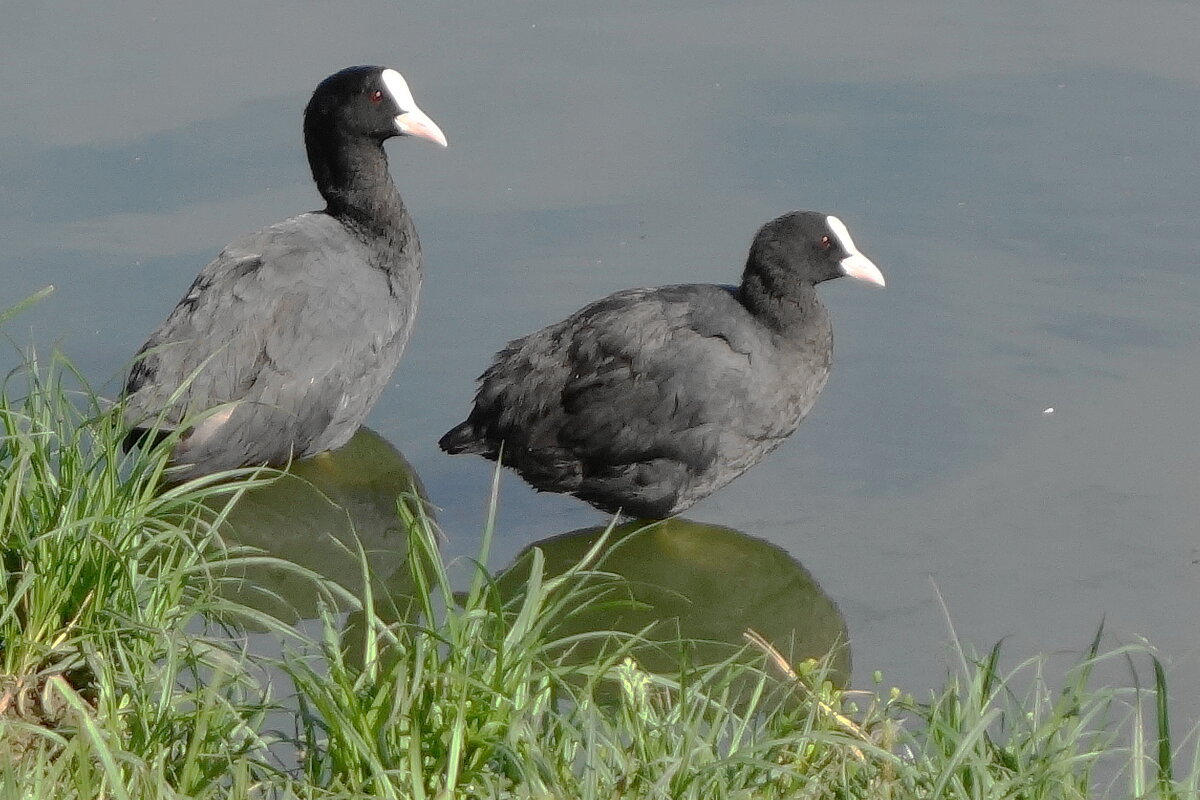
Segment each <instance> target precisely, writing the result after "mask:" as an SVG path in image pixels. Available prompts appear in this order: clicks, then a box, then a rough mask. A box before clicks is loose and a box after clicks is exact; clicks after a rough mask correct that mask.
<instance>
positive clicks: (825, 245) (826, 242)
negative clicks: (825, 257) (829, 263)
mask: <svg viewBox="0 0 1200 800" xmlns="http://www.w3.org/2000/svg"><path fill="white" fill-rule="evenodd" d="M832 244H833V239H830V238H829V236H828V234H827V235H825V236H822V237H821V249H822V250H828V249H829V248H830V246H831V245H832Z"/></svg>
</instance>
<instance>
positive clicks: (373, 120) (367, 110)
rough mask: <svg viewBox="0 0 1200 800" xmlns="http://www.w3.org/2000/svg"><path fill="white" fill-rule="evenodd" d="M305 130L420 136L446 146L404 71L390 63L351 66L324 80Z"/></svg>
mask: <svg viewBox="0 0 1200 800" xmlns="http://www.w3.org/2000/svg"><path fill="white" fill-rule="evenodd" d="M304 133H305V137H306V138H307V139H310V140H311V139H312V138H313V137H314V136H329V135H331V134H334V135H341V136H352V137H353V136H360V137H364V138H368V139H373V140H375V141H379V142H382V141H383V140H384V139H388V138H390V137H392V136H416V137H418V138H421V139H428V140H429V141H431V142H437V143H438V144H440V145H441V146H442V147H445V146H446V137H445V135H444V134H443V133H442V130H441V128H439V127H438V126H437V125H436V124H435V123H434V121H433V120H431V119H430V118H429V117H428V116H426V115H425V112H423V111H422V110H421V109H420V108H418V107H417V104H416V102H415V101H414V100H413V96H412V92H411V91H409V88H408V82H407V81H405V80H404V76H403V75H401V74H400V73H399V72H397V71H396V70H394V69H389V68H387V67H349V68H347V69H344V70H342V71H341V72H337V73H334V74H333V75H330V76H329V77H328V78H326V79H325V80H323V81H321V83H320V85H319V86H317V88H316V91H314V92H313V96H312V99H311V100H309V101H308V107H307V108H306V109H305V110H304Z"/></svg>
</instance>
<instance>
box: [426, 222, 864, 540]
mask: <svg viewBox="0 0 1200 800" xmlns="http://www.w3.org/2000/svg"><path fill="white" fill-rule="evenodd" d="M841 275H848V276H850V277H852V278H857V279H858V280H862V281H866V282H868V283H873V284H877V285H879V286H883V285H884V279H883V275H882V273H880V271H879V269H878V267H876V266H875V265H874V264H873V263H871V261H870V260H869V259H868V258H867V257H866V256H864V255H863V254H862V253H861V252H860V251H859V250H858V248H857V247H856V246H855V244H854V241H853V240H852V239H851V238H850V232H849V231H848V230H847V229H846V226H845V225H844V224H843V223H842V221H841V220H839V219H838V218H837V217H834V216H830V215H827V214H819V213H815V212H811V211H795V212H792V213H789V214H785V215H783V216H781V217H779V218H778V219H775V220H772V221H771V222H768V223H767V224H766V225H764V226H763V227H762V228H761V229H759V231H758V234H757V235H756V236H755V237H754V242H753V243H752V245H751V247H750V255H749V257H748V258H747V260H746V266H745V271H744V272H743V273H742V283H741V285H740V286H737V287H733V286H714V285H709V284H687V285H681V286H664V287H661V288H657V289H630V290H628V291H624V292H618V293H616V294H613V295H610V296H609V297H606V298H604V299H603V300H598V301H597V302H595V303H592V304H591V305H589V306H586V307H585V308H583V309H581V310H580V311H577V312H576V313H575V314H573V315H571V316H570V317H568V318H567V319H565V320H563V321H562V322H558V323H556V324H554V325H551V326H549V327H547V328H543V329H542V330H540V331H537V332H536V333H532V334H530V335H528V336H526V337H524V338H521V339H517V340H515V341H513V342H511V343H510V344H509V345H508V346H507V347H506V348H504V349H503V350H501V351H500V352H499V353H497V354H496V356H495V359H494V361H493V362H492V365H491V366H490V367H488V369H487V371H486V372H484V373H483V375H482V376H481V377H480V379H479V390H478V392H477V393H476V395H475V405H474V408H473V409H472V410H471V413H470V416H468V417H467V419H466V421H465V422H463V423H461V424H460V425H458V426H457V427H455V428H454V429H452V430H451V431H449V432H448V433H447V434H446V435H445V436H443V437H442V439H441V441H439V442H438V444H439V445H440V446H441V448H442V449H443V450H445V451H446V452H448V453H476V454H478V455H482V456H484V457H485V458H490V459H493V460H496V459H500V460H501V461H502V462H503V463H504V465H505V466H508V467H512V468H513V469H515V470H516V471H517V472H518V473H519V474H520V475H521V477H522V478H524V479H525V480H526V481H527V482H528V483H529V484H531V485H532V486H533V487H534V488H536V489H538V490H539V491H549V492H565V493H569V494H573V495H575V496H577V497H579V498H581V499H583V500H586V501H587V502H589V503H591V504H592V505H594V506H596V507H597V508H600V509H603V510H605V511H609V512H618V511H620V512H623V513H625V514H628V515H633V516H638V517H663V516H667V515H671V514H676V513H678V512H680V511H682V510H684V509H686V508H688V507H689V506H691V505H692V504H693V503H695V502H696V501H697V500H700V499H701V498H703V497H706V496H708V495H709V494H711V493H712V492H714V491H716V490H717V489H719V488H720V487H722V486H724V485H725V484H727V483H729V482H730V481H731V480H733V479H734V478H736V477H737V476H738V475H741V474H742V473H743V472H745V471H746V470H747V469H748V468H749V467H751V466H753V465H754V464H755V463H757V462H758V461H759V460H760V459H761V458H762V457H763V456H765V455H766V454H767V453H769V452H771V451H772V450H774V449H775V448H776V447H778V446H779V444H780V443H781V442H783V440H784V439H785V438H786V437H787V436H788V435H789V434H791V433H792V431H794V430H796V426H797V425H799V424H800V421H801V420H802V419H804V416H805V415H806V414H808V412H809V410H810V409H811V408H812V406H813V403H814V402H815V401H816V399H817V395H818V394H819V393H820V391H821V388H822V387H823V386H824V385H825V381H826V379H827V378H828V377H829V369H830V364H831V355H832V351H833V331H832V328H831V327H830V323H829V317H828V315H827V314H826V311H825V308H824V306H822V305H821V301H820V300H819V299H818V298H817V291H816V285H817V284H818V283H820V282H821V281H825V280H829V279H831V278H837V277H839V276H841Z"/></svg>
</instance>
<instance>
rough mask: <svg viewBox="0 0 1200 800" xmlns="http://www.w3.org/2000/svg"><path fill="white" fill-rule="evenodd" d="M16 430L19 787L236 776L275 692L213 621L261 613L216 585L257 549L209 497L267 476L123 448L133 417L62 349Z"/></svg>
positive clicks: (9, 497) (14, 678)
mask: <svg viewBox="0 0 1200 800" xmlns="http://www.w3.org/2000/svg"><path fill="white" fill-rule="evenodd" d="M0 429H2V431H0V432H2V434H3V438H2V439H0V531H2V532H3V536H2V539H0V554H2V559H3V579H2V580H0V725H2V726H3V733H4V737H3V741H2V742H0V763H7V768H5V769H2V770H0V772H3V774H4V776H5V781H6V782H7V781H10V780H11V779H13V778H14V777H15V776H20V775H22V774H24V773H25V772H26V771H27V770H32V771H33V772H34V773H37V772H39V770H40V769H42V768H44V769H46V770H48V771H49V772H50V773H51V774H54V775H61V776H63V778H64V779H65V780H67V781H68V782H69V783H72V784H78V786H77V787H75V788H74V789H72V788H71V787H70V786H67V785H62V784H60V783H59V782H57V781H49V782H44V781H40V782H38V783H36V786H38V787H42V786H45V787H47V788H46V792H47V794H46V795H45V796H55V797H60V796H61V797H70V796H75V795H78V796H87V797H90V796H101V795H105V794H111V795H112V796H114V797H118V796H123V795H128V796H139V795H138V790H137V789H136V788H135V787H137V786H141V785H145V786H147V787H154V792H155V794H154V795H153V796H159V795H158V794H157V793H158V792H159V791H160V790H161V787H162V786H167V787H172V789H173V790H175V791H177V792H179V794H180V795H181V796H192V795H197V796H198V795H199V794H202V793H203V792H204V791H205V789H206V787H212V786H215V785H218V784H220V783H224V782H225V781H227V780H228V776H229V775H231V774H234V773H235V772H236V771H237V770H240V769H243V767H242V766H240V765H241V764H242V762H243V759H244V757H246V756H247V755H250V754H254V753H258V754H261V753H265V751H266V746H267V743H266V742H265V740H264V739H263V738H262V736H261V735H260V733H259V731H258V729H259V721H260V720H261V713H262V711H263V710H264V709H265V708H266V705H267V703H268V698H267V697H266V695H265V693H264V691H263V686H262V685H260V683H259V681H258V679H257V678H256V677H255V674H254V671H253V670H252V669H250V668H249V666H250V662H249V661H248V660H247V659H246V658H245V656H244V654H243V653H242V652H241V648H240V646H239V645H238V644H237V642H236V641H235V640H233V639H230V638H228V637H224V636H220V637H217V636H208V635H204V634H202V633H198V632H197V629H198V627H199V625H198V621H200V620H204V619H211V620H227V621H236V620H237V619H239V618H243V617H244V616H245V615H247V614H252V613H253V612H250V611H249V610H247V609H243V608H240V607H237V606H234V605H233V604H230V603H228V602H227V601H224V600H222V599H221V598H220V595H219V594H218V592H217V586H218V583H219V581H220V580H221V577H220V576H221V572H222V570H223V568H224V567H226V566H227V565H228V564H229V563H230V562H232V561H236V560H237V559H239V558H243V557H249V556H248V554H240V553H237V552H234V551H230V550H228V549H226V548H225V547H224V546H223V545H222V543H221V542H220V540H219V538H218V537H217V536H216V533H215V531H216V525H217V524H219V517H220V515H219V514H217V515H214V514H212V513H211V512H206V511H204V506H203V505H202V504H201V502H200V501H202V500H203V499H205V498H206V497H212V496H214V495H220V494H227V495H229V496H230V497H231V498H233V497H235V496H236V493H237V492H238V491H241V490H243V489H244V488H245V487H246V486H247V485H249V484H250V483H252V482H253V481H254V480H255V478H253V477H252V476H242V478H243V480H242V481H241V483H240V484H237V483H235V484H232V485H222V484H219V483H217V482H216V481H206V482H201V483H196V484H191V485H188V486H183V487H175V488H167V489H164V487H163V484H162V478H163V471H164V469H165V466H166V455H167V454H166V445H165V444H164V445H163V446H162V447H159V448H156V449H153V450H151V451H149V452H147V453H137V454H134V455H130V456H124V455H123V454H122V452H121V449H120V442H121V439H122V437H123V435H124V431H123V429H122V427H121V425H120V420H119V417H118V415H116V414H114V413H112V412H111V410H110V409H109V408H106V407H105V403H104V402H103V401H102V400H101V399H100V398H99V397H98V396H97V395H96V394H95V393H93V392H92V391H90V390H89V389H88V387H87V385H86V382H85V381H83V379H82V378H81V377H80V376H79V375H78V373H77V372H75V371H74V369H73V368H72V367H71V365H70V364H69V362H67V361H66V360H65V359H63V358H62V357H61V356H59V355H58V354H54V355H53V356H51V358H50V360H49V362H48V363H47V364H45V365H43V364H41V363H39V362H38V360H37V359H36V358H35V357H34V356H32V355H31V356H30V357H29V359H28V360H27V362H26V363H25V365H24V367H23V369H21V370H20V371H19V372H17V373H15V374H14V375H13V376H10V379H9V380H8V381H6V383H5V386H4V392H3V396H2V397H0ZM68 765H73V766H68ZM84 775H86V776H87V778H86V780H85V779H84V777H83V776H84ZM0 785H6V786H7V785H11V784H9V783H0ZM80 787H87V789H86V792H84V793H83V794H78V793H79V791H80ZM15 790H19V791H23V792H26V793H29V792H31V791H33V789H31V787H30V786H29V785H24V786H23V788H22V784H20V783H18V784H17V785H16V789H15ZM37 791H38V792H40V791H42V789H41V788H39V789H37ZM73 793H74V794H73ZM22 796H37V795H36V794H34V795H22ZM146 796H151V795H146Z"/></svg>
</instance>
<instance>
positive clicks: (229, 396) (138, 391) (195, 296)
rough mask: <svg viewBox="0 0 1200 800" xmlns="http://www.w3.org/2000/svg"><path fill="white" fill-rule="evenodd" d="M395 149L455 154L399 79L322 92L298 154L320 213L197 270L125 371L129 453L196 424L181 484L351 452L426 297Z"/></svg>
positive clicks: (343, 83) (387, 72)
mask: <svg viewBox="0 0 1200 800" xmlns="http://www.w3.org/2000/svg"><path fill="white" fill-rule="evenodd" d="M392 136H415V137H418V138H422V139H428V140H430V141H433V142H437V143H438V144H440V145H442V146H445V144H446V138H445V136H444V135H443V134H442V131H441V130H440V129H439V128H438V126H437V125H435V124H434V122H433V121H432V120H431V119H430V118H429V117H428V116H426V115H425V114H424V113H423V112H422V111H421V110H420V109H419V108H418V107H417V104H416V103H415V102H413V97H412V93H411V92H410V91H409V88H408V84H407V83H406V82H405V80H404V78H403V77H402V76H401V75H400V73H399V72H396V71H395V70H393V69H385V68H383V67H373V66H361V67H351V68H349V69H345V70H342V71H341V72H338V73H336V74H334V75H331V76H329V77H328V78H326V79H325V80H324V81H322V82H321V83H320V85H319V86H317V88H316V91H314V92H313V95H312V99H311V100H310V101H309V103H308V106H307V107H306V108H305V110H304V144H305V147H306V149H307V151H308V162H309V165H310V167H311V168H312V175H313V180H314V181H315V182H316V184H317V189H318V190H320V192H321V196H322V197H323V198H324V199H325V202H326V204H327V205H326V207H325V208H324V209H323V210H321V211H314V212H311V213H307V214H301V215H299V216H296V217H292V218H291V219H287V220H284V221H283V222H279V223H276V224H274V225H271V226H269V227H267V228H263V229H262V230H260V231H257V232H256V233H252V234H249V235H246V236H243V237H241V238H239V239H236V240H235V241H234V242H232V243H231V244H229V245H228V246H227V247H226V248H225V249H224V250H223V251H222V252H221V254H220V255H218V256H217V258H216V259H215V260H214V261H213V262H212V263H211V264H209V265H208V266H207V267H205V268H204V269H203V270H202V271H201V272H200V275H199V276H198V277H197V278H196V280H195V282H194V283H193V284H192V286H191V288H190V289H189V290H188V292H187V294H186V295H185V296H184V298H183V299H182V300H180V301H179V305H177V306H176V307H175V310H174V311H172V312H171V315H170V316H169V317H167V320H166V321H165V322H164V323H163V324H162V325H161V326H160V327H159V328H158V330H156V331H155V332H154V333H153V334H151V336H150V339H149V341H147V342H146V344H145V345H143V346H142V348H141V350H139V351H138V355H137V358H136V361H135V363H134V365H133V367H132V369H131V370H130V372H129V377H128V381H127V383H126V386H125V394H126V398H127V401H126V405H125V412H124V413H125V421H126V423H127V424H128V425H129V427H130V428H131V433H130V435H129V437H128V438H127V439H126V444H127V445H134V444H137V443H138V442H139V441H141V439H142V438H143V437H144V436H145V434H146V431H147V430H155V431H159V432H160V433H161V432H162V431H164V430H169V429H172V428H175V427H178V426H179V425H181V424H184V422H185V420H196V419H198V420H199V421H198V422H196V423H195V424H190V423H189V424H190V427H189V429H188V430H186V431H183V432H181V436H180V438H179V440H178V442H177V444H176V445H175V449H174V451H173V453H172V461H173V462H174V463H175V465H176V466H177V470H175V472H174V473H173V476H174V477H175V478H177V479H180V480H185V479H188V478H191V477H195V476H198V475H205V474H210V473H213V472H217V471H220V470H225V469H230V468H234V467H239V466H246V465H254V464H275V465H278V464H283V463H285V462H287V461H288V460H289V459H290V458H303V457H305V456H309V455H313V454H315V453H319V452H322V451H324V450H330V449H334V448H337V447H340V446H341V445H343V444H345V443H346V442H347V441H348V440H349V439H350V437H351V436H352V435H353V434H354V431H355V430H357V428H358V427H359V425H360V424H361V423H362V421H363V418H364V417H365V416H366V415H367V412H368V411H369V410H370V409H371V406H373V405H374V404H375V401H376V400H377V399H378V398H379V395H380V393H381V392H382V391H383V387H384V385H385V384H386V383H387V381H388V378H389V377H390V376H391V374H392V372H393V370H395V368H396V364H397V363H398V362H399V360H400V355H401V353H402V352H403V351H404V345H405V342H406V341H407V340H408V336H409V331H410V330H411V329H412V324H413V317H414V314H415V312H416V307H417V295H418V292H419V291H420V288H421V245H420V243H419V242H418V240H417V232H416V229H415V228H414V226H413V221H412V218H411V217H410V216H409V213H408V210H407V209H406V208H405V207H404V203H403V201H401V199H400V195H399V194H398V193H397V191H396V187H395V184H393V183H392V178H391V175H390V174H389V173H388V163H387V155H386V154H385V153H384V150H383V142H384V140H386V139H388V138H390V137H392ZM214 409H215V410H214ZM196 415H200V416H199V417H196Z"/></svg>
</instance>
